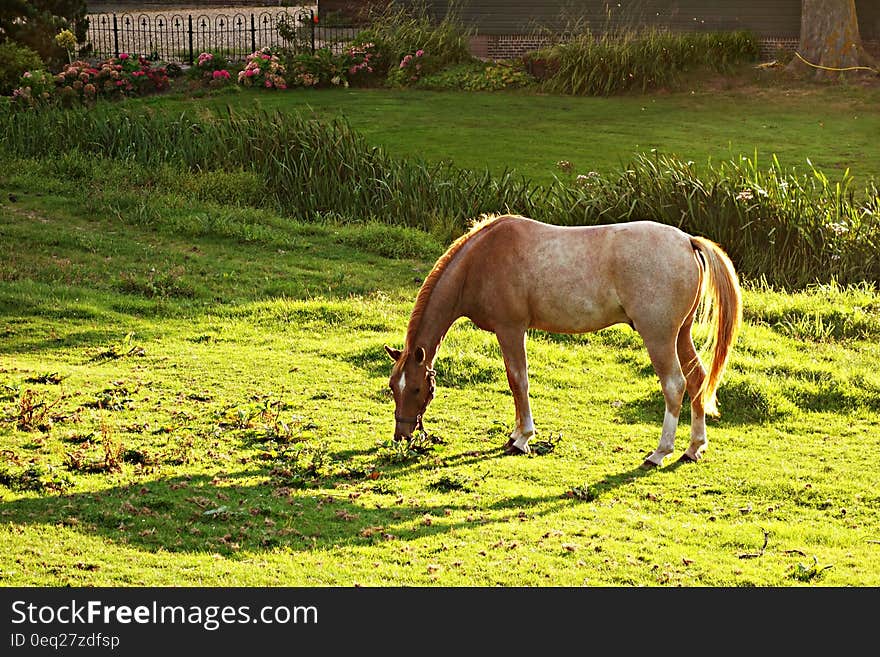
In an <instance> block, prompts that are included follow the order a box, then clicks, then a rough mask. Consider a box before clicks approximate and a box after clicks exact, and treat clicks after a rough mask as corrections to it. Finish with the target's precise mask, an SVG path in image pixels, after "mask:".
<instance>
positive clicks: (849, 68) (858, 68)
mask: <svg viewBox="0 0 880 657" xmlns="http://www.w3.org/2000/svg"><path fill="white" fill-rule="evenodd" d="M794 54H795V55H797V58H798V59H799V60H801V61H802V62H803V63H804V64H806V65H807V66H812V67H813V68H820V69H822V70H823V71H871V73H876V74H877V75H880V71H878V70H877V69H876V68H871V67H870V66H847V67H845V68H834V67H833V66H822V65H821V64H814V63H813V62H808V61H807V60H806V59H804V58H803V57H802V56H801V54H800V53H799V52H798V51H797V50H795V51H794Z"/></svg>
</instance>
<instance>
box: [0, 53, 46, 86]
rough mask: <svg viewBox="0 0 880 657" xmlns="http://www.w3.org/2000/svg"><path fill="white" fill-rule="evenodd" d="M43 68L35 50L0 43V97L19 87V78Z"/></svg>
mask: <svg viewBox="0 0 880 657" xmlns="http://www.w3.org/2000/svg"><path fill="white" fill-rule="evenodd" d="M43 68H45V65H44V64H43V60H42V59H41V58H40V56H39V55H38V54H37V52H36V51H35V50H32V49H31V48H28V47H27V46H23V45H20V44H18V43H15V42H14V41H7V42H6V43H0V95H3V96H8V95H9V94H11V93H12V91H13V89H16V88H17V87H19V86H21V85H20V80H21V77H22V76H23V75H24V74H25V73H27V72H31V73H33V72H34V71H39V70H41V69H43Z"/></svg>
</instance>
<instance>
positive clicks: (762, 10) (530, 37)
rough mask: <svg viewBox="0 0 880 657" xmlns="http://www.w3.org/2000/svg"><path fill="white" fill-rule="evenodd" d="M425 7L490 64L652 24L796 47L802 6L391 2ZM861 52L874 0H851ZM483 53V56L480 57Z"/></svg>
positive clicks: (875, 39) (870, 31)
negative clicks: (553, 39)
mask: <svg viewBox="0 0 880 657" xmlns="http://www.w3.org/2000/svg"><path fill="white" fill-rule="evenodd" d="M393 2H394V4H397V5H407V6H425V7H426V8H427V9H428V11H429V13H430V14H431V15H432V16H433V17H434V18H436V19H438V20H439V19H441V18H443V17H444V16H445V15H446V14H447V12H448V11H449V8H450V6H454V7H455V9H454V12H455V15H456V17H457V18H458V19H459V20H460V21H461V22H462V23H464V24H465V25H466V26H467V27H469V28H470V29H472V30H474V32H475V33H476V35H477V36H476V37H475V38H474V52H475V54H477V55H478V56H482V57H487V58H490V59H508V58H512V57H517V56H519V55H521V54H523V53H524V52H526V51H528V50H534V49H536V48H539V47H541V45H543V44H544V43H546V38H545V39H542V38H541V35H542V34H544V35H546V34H548V33H549V34H560V33H564V32H565V31H566V30H571V29H577V30H579V31H583V30H584V29H587V28H588V29H589V30H590V31H592V32H593V33H596V34H603V33H607V32H614V31H616V30H621V29H632V28H637V27H645V26H655V27H662V28H667V29H670V30H673V31H695V30H708V31H715V30H748V31H750V32H752V33H754V34H755V35H756V36H757V37H758V38H759V39H760V41H761V44H762V55H763V56H764V57H769V56H773V54H774V53H776V52H777V51H778V50H780V49H787V50H793V49H795V48H796V47H797V45H798V39H799V36H800V28H801V0H620V1H619V2H607V1H606V0H547V1H544V2H541V1H540V0H533V1H526V0H458V2H449V1H447V0H393ZM856 9H857V11H858V14H859V28H860V31H861V35H862V39H863V41H864V42H865V47H866V48H867V49H868V50H869V51H870V52H877V50H878V47H880V0H856ZM484 53H485V54H484Z"/></svg>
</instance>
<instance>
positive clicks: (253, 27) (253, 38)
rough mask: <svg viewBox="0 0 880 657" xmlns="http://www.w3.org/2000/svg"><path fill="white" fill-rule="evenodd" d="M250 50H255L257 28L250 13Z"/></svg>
mask: <svg viewBox="0 0 880 657" xmlns="http://www.w3.org/2000/svg"><path fill="white" fill-rule="evenodd" d="M251 52H257V28H256V25H255V24H254V15H253V14H251Z"/></svg>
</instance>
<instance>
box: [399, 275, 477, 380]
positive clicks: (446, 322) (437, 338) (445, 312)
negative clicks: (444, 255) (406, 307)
mask: <svg viewBox="0 0 880 657" xmlns="http://www.w3.org/2000/svg"><path fill="white" fill-rule="evenodd" d="M462 279H463V276H462V272H461V271H460V270H459V267H457V266H456V263H455V262H452V263H450V264H449V266H448V267H447V268H446V269H445V270H444V271H443V273H442V275H441V276H440V278H439V279H438V280H437V282H436V283H435V284H434V288H433V289H432V290H431V294H430V296H429V297H428V302H427V304H425V308H424V310H423V311H422V316H421V319H420V321H419V325H418V326H417V327H416V330H415V333H414V334H413V339H412V340H411V341H410V344H409V345H408V346H409V348H411V349H414V348H416V347H423V348H424V349H425V352H426V353H427V355H428V362H429V363H433V362H434V356H435V355H436V354H437V349H439V347H440V343H441V342H442V341H443V338H444V336H445V335H446V332H447V331H448V330H449V327H450V326H452V324H453V322H455V320H457V319H458V318H459V317H461V316H462V313H461V310H460V308H459V290H460V288H461V285H462Z"/></svg>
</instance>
